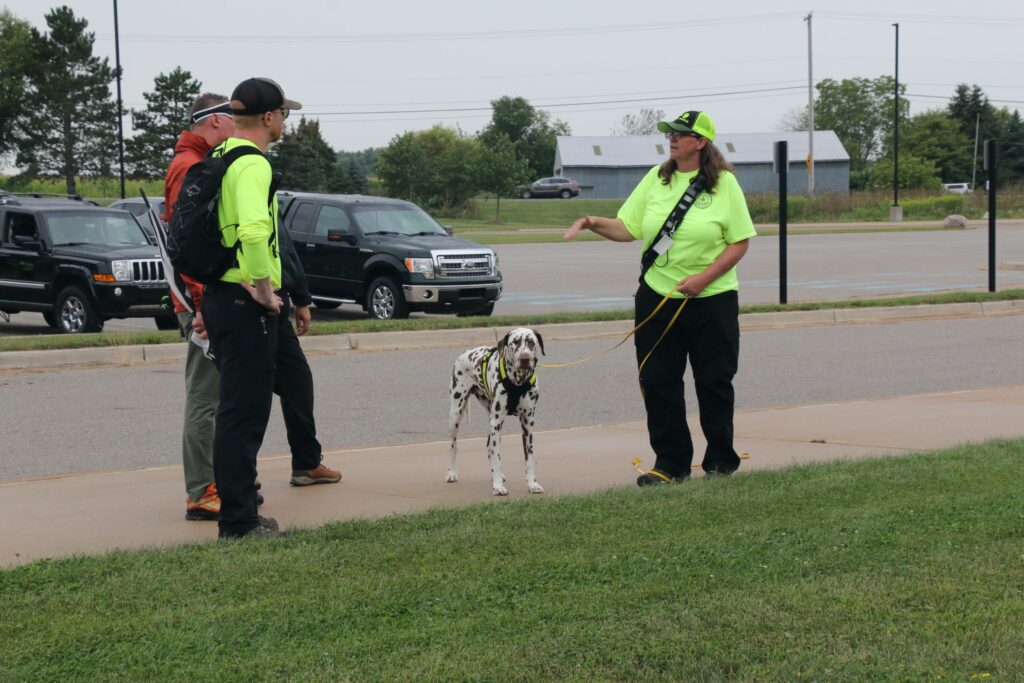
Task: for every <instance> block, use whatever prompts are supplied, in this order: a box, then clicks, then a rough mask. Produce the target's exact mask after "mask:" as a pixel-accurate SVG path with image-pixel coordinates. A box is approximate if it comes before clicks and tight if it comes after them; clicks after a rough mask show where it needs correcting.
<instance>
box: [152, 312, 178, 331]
mask: <svg viewBox="0 0 1024 683" xmlns="http://www.w3.org/2000/svg"><path fill="white" fill-rule="evenodd" d="M153 322H155V323H156V329H158V330H180V329H181V326H180V325H179V324H178V318H177V316H172V315H155V316H153Z"/></svg>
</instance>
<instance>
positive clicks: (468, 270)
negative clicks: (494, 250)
mask: <svg viewBox="0 0 1024 683" xmlns="http://www.w3.org/2000/svg"><path fill="white" fill-rule="evenodd" d="M493 258H494V257H493V254H491V253H490V252H486V251H484V252H464V253H448V254H437V268H438V271H439V272H440V274H441V277H443V278H472V277H487V276H489V275H490V274H491V262H492V259H493Z"/></svg>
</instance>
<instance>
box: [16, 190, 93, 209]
mask: <svg viewBox="0 0 1024 683" xmlns="http://www.w3.org/2000/svg"><path fill="white" fill-rule="evenodd" d="M18 199H44V200H47V199H49V200H52V199H67V200H69V201H73V202H81V203H82V204H91V205H92V206H99V204H97V203H96V202H94V201H92V200H90V199H86V198H85V197H83V196H82V195H80V194H59V193H56V192H11V191H10V190H0V204H15V205H20V204H21V202H19V201H18Z"/></svg>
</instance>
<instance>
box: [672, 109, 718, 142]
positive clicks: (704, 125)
mask: <svg viewBox="0 0 1024 683" xmlns="http://www.w3.org/2000/svg"><path fill="white" fill-rule="evenodd" d="M658 130H660V131H661V132H662V133H672V132H676V133H696V134H697V135H700V136H702V137H705V138H707V139H708V140H710V141H711V142H714V141H715V124H713V123H711V117H710V116H708V115H707V114H705V113H704V112H702V111H684V112H683V113H682V114H680V115H679V116H678V117H676V119H675V120H674V121H659V122H658Z"/></svg>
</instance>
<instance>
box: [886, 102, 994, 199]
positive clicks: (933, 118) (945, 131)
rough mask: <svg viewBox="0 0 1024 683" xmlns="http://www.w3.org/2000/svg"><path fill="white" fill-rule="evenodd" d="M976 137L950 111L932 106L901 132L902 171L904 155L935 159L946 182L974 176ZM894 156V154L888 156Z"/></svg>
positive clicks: (965, 179)
mask: <svg viewBox="0 0 1024 683" xmlns="http://www.w3.org/2000/svg"><path fill="white" fill-rule="evenodd" d="M973 144H974V140H973V139H972V138H968V137H967V135H966V133H964V131H963V129H962V128H961V126H960V123H959V122H958V121H956V120H954V119H952V118H951V117H950V116H949V114H948V112H946V111H944V110H941V109H932V110H930V111H926V112H922V113H920V114H917V115H916V116H913V117H912V118H911V119H910V121H909V122H908V123H907V126H906V128H905V130H903V131H901V133H900V170H901V171H902V169H903V157H904V154H906V155H907V156H911V157H917V158H919V159H924V160H928V161H931V162H932V163H933V164H934V165H935V167H936V169H937V170H938V173H939V177H940V178H941V180H942V182H945V183H959V182H964V181H967V180H970V178H971V159H972V155H973V153H974V148H973ZM887 156H891V155H887Z"/></svg>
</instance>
